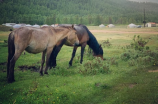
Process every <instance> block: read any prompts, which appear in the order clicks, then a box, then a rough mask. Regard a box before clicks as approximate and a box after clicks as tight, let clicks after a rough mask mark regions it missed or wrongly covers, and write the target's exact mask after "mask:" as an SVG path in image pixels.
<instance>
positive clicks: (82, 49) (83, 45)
mask: <svg viewBox="0 0 158 104" xmlns="http://www.w3.org/2000/svg"><path fill="white" fill-rule="evenodd" d="M86 45H87V44H86V43H84V44H82V46H81V60H80V63H81V64H82V61H83V54H84V49H85V47H86Z"/></svg>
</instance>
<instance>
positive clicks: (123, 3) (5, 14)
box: [0, 0, 158, 25]
mask: <svg viewBox="0 0 158 104" xmlns="http://www.w3.org/2000/svg"><path fill="white" fill-rule="evenodd" d="M144 9H145V10H146V21H148V22H158V16H157V14H158V11H157V10H158V4H156V3H137V2H131V1H127V0H117V1H116V0H97V1H96V0H27V1H26V0H3V2H0V14H1V15H0V18H1V19H0V23H1V24H2V23H7V22H14V23H27V24H49V25H50V24H57V23H58V24H60V23H66V24H69V23H71V24H85V25H99V24H102V23H103V24H110V23H113V24H128V23H142V22H143V19H144V17H143V16H144V14H143V13H144V12H143V10H144Z"/></svg>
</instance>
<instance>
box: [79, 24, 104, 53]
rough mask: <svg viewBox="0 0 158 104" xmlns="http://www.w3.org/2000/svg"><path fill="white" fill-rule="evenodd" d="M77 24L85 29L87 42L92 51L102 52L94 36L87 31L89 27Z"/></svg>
mask: <svg viewBox="0 0 158 104" xmlns="http://www.w3.org/2000/svg"><path fill="white" fill-rule="evenodd" d="M79 26H82V27H83V28H84V29H85V30H86V31H87V33H88V35H89V40H88V42H87V44H88V45H89V47H90V48H91V49H92V50H93V52H94V53H95V54H96V55H98V54H103V51H102V50H100V48H101V47H100V45H99V43H98V41H97V39H96V38H95V36H94V35H93V34H92V33H91V32H90V31H89V29H88V28H87V27H86V26H85V25H81V24H79Z"/></svg>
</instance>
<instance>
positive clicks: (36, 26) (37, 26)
mask: <svg viewBox="0 0 158 104" xmlns="http://www.w3.org/2000/svg"><path fill="white" fill-rule="evenodd" d="M32 27H35V28H40V26H39V25H33V26H32Z"/></svg>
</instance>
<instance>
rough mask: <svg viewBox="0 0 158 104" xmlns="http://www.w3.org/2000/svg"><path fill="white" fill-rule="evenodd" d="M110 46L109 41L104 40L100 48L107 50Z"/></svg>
mask: <svg viewBox="0 0 158 104" xmlns="http://www.w3.org/2000/svg"><path fill="white" fill-rule="evenodd" d="M111 45H112V44H111V43H110V41H109V39H107V40H105V41H103V42H102V46H103V47H108V48H109V47H110V46H111Z"/></svg>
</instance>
